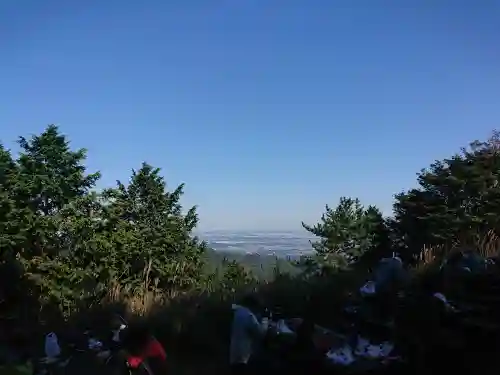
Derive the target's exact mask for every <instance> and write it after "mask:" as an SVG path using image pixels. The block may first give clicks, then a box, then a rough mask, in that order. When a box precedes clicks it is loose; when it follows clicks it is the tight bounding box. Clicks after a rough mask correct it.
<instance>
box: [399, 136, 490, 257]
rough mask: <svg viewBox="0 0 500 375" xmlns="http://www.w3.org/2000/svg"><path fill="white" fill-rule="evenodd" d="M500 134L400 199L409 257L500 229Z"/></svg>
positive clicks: (425, 174)
mask: <svg viewBox="0 0 500 375" xmlns="http://www.w3.org/2000/svg"><path fill="white" fill-rule="evenodd" d="M499 138H500V137H499V133H498V132H494V133H493V135H492V136H491V137H490V138H489V139H488V140H487V141H486V142H479V141H475V142H472V143H471V144H470V145H469V148H467V149H465V148H464V149H462V150H461V152H460V153H459V154H456V155H454V156H452V157H451V158H449V159H444V160H441V161H436V162H435V163H433V164H431V165H430V167H429V168H427V169H424V170H422V171H421V172H420V174H419V175H418V180H417V181H418V184H419V187H418V188H415V189H411V190H409V191H407V192H403V193H401V194H399V195H397V196H396V199H395V204H394V222H393V226H394V229H395V230H396V232H397V234H398V236H399V237H400V238H401V240H402V241H401V242H402V243H403V244H404V246H405V247H406V248H407V249H408V250H407V251H408V252H409V253H410V254H415V253H418V252H420V251H421V249H422V247H423V246H424V245H428V246H433V245H450V244H452V243H453V242H456V241H457V240H461V241H469V240H470V239H471V238H472V237H475V236H476V235H477V234H478V233H484V232H485V231H487V230H489V229H493V230H495V231H496V232H497V233H499V230H500V217H499V215H498V212H500V185H499V177H500V153H499V145H500V140H499Z"/></svg>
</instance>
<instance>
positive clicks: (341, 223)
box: [302, 197, 390, 268]
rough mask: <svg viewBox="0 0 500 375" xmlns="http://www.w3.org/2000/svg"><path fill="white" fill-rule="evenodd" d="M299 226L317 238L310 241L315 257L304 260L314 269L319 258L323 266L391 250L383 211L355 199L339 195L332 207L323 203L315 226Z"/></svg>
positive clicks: (356, 259) (376, 256)
mask: <svg viewBox="0 0 500 375" xmlns="http://www.w3.org/2000/svg"><path fill="white" fill-rule="evenodd" d="M302 226H303V227H304V228H305V229H306V230H307V231H308V232H310V233H312V234H314V235H315V236H318V237H319V240H318V241H317V242H314V243H313V244H312V246H313V248H314V250H315V252H316V256H315V257H313V258H312V259H309V260H306V263H307V264H308V268H310V267H311V266H313V267H314V268H317V263H318V261H319V264H320V265H321V267H322V268H324V267H328V266H333V267H334V268H335V267H344V266H346V265H349V264H353V263H356V262H358V261H361V260H365V261H366V262H368V261H370V260H371V259H376V258H379V257H381V256H383V255H385V253H386V251H387V250H389V249H390V246H389V240H388V231H387V229H386V225H385V221H384V218H383V217H382V213H381V212H380V211H379V210H378V209H377V208H376V207H373V206H369V207H368V208H365V207H363V206H362V205H361V203H360V201H359V200H358V199H352V198H345V197H342V198H340V202H339V204H338V206H337V207H336V208H335V209H332V208H331V207H329V206H328V205H327V206H326V211H325V213H324V214H323V215H322V217H321V221H320V222H319V223H317V224H316V225H314V226H309V225H307V224H305V223H302ZM385 246H389V249H386V248H385ZM311 262H312V263H311Z"/></svg>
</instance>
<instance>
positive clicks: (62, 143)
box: [16, 125, 100, 255]
mask: <svg viewBox="0 0 500 375" xmlns="http://www.w3.org/2000/svg"><path fill="white" fill-rule="evenodd" d="M19 146H20V147H21V153H20V155H19V158H18V160H17V165H18V168H19V174H18V181H17V189H16V201H17V203H18V205H20V206H22V207H23V208H27V209H29V210H30V211H31V217H30V218H26V221H27V222H29V225H30V233H29V236H28V239H27V246H26V249H24V250H25V251H30V252H31V255H40V254H42V252H48V253H52V254H54V253H57V252H58V251H59V250H60V243H59V242H60V241H59V239H60V238H59V237H60V232H59V228H57V227H55V224H56V221H54V220H53V218H54V216H56V215H58V214H59V212H60V210H61V209H63V207H65V205H67V204H70V203H71V202H72V200H74V199H76V198H78V197H82V196H84V195H86V194H87V193H88V192H89V190H90V189H91V188H92V187H94V185H95V183H96V181H97V180H98V179H99V177H100V174H99V173H94V174H86V168H85V166H84V164H83V163H84V161H85V158H86V150H85V149H79V150H76V151H72V150H71V149H70V146H69V141H68V140H67V139H66V137H65V136H64V135H61V134H60V133H59V129H58V128H57V126H55V125H50V126H48V127H47V129H46V130H45V131H44V132H43V133H42V134H40V135H36V136H32V137H31V139H29V140H28V139H26V138H24V137H20V138H19Z"/></svg>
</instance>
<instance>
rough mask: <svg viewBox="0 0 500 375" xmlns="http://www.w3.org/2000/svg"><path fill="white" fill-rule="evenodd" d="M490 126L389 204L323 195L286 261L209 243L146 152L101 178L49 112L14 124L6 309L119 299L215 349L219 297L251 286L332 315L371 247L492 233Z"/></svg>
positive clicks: (2, 210) (7, 160)
mask: <svg viewBox="0 0 500 375" xmlns="http://www.w3.org/2000/svg"><path fill="white" fill-rule="evenodd" d="M499 137H500V136H499V134H498V133H496V132H495V133H494V134H493V136H492V137H491V138H490V139H489V140H488V141H486V142H477V141H476V142H473V143H472V144H471V145H470V147H469V148H468V149H463V150H462V151H461V153H459V154H457V155H454V156H453V157H451V158H450V159H446V160H442V161H436V162H435V163H434V164H432V165H431V166H430V167H429V168H427V169H424V170H422V171H421V172H420V174H419V175H418V178H417V181H418V184H419V187H418V188H415V189H411V190H409V191H405V192H402V193H401V194H398V195H397V196H396V197H395V203H394V215H393V217H392V218H384V217H383V215H382V213H381V211H380V210H379V209H378V208H376V207H373V206H368V207H366V208H365V207H364V206H363V205H362V204H361V203H360V201H359V200H358V199H355V198H345V197H344V198H341V199H340V202H339V204H338V206H337V207H336V208H335V209H332V208H330V207H329V206H326V210H325V213H324V214H323V216H322V217H321V220H320V222H319V223H318V224H316V225H313V226H309V225H307V224H303V226H304V228H305V229H306V230H307V231H309V232H311V233H313V234H314V235H316V236H318V238H319V239H318V241H317V242H315V243H313V244H312V246H313V248H314V250H315V255H314V256H313V257H308V258H306V259H302V260H301V261H300V262H299V264H298V265H294V264H291V263H290V262H288V261H285V260H276V259H275V258H272V261H271V258H261V257H252V256H250V257H249V256H246V257H245V258H240V259H234V258H233V259H227V258H226V257H225V256H224V255H221V254H219V253H216V252H214V251H213V250H212V249H210V248H208V246H207V245H206V243H204V242H203V241H201V240H200V239H198V238H197V237H196V236H194V235H193V230H194V229H195V227H196V225H197V223H198V216H197V213H196V207H191V208H189V209H184V208H183V207H182V205H181V198H182V194H183V185H180V186H178V187H177V188H175V189H173V190H168V189H167V187H166V183H165V181H164V179H163V177H162V176H161V173H160V172H161V171H160V169H159V168H155V167H153V166H151V165H149V164H147V163H142V165H141V166H140V167H139V169H137V170H133V171H132V173H131V177H130V180H129V181H128V182H127V183H123V182H119V181H118V182H117V184H116V186H113V187H109V188H106V189H104V190H102V191H97V190H96V183H97V182H98V180H99V178H100V174H99V173H98V172H94V173H89V172H88V171H87V170H86V168H85V166H84V162H85V156H86V151H85V150H83V149H80V150H72V149H71V147H70V143H69V141H68V139H67V138H66V137H65V136H64V135H62V134H61V133H60V131H59V129H58V128H57V127H56V126H53V125H51V126H49V127H48V128H47V129H46V130H45V131H44V132H43V133H42V134H40V135H36V136H33V137H31V138H30V139H26V138H23V137H21V138H20V139H19V142H18V143H19V146H20V153H19V155H18V156H17V157H16V156H14V155H13V154H12V153H11V152H10V151H9V150H7V149H5V148H4V147H3V146H0V185H1V189H0V249H1V253H0V262H1V264H0V267H1V269H0V275H1V278H2V280H1V281H2V282H1V283H0V285H1V287H0V289H1V290H0V292H1V294H2V295H1V297H0V300H2V301H4V303H2V305H1V308H2V310H3V311H2V316H6V315H10V316H16V317H17V319H22V320H23V322H26V321H31V322H36V323H38V322H42V321H50V320H51V319H54V317H55V316H63V317H64V318H66V319H69V318H71V317H72V316H75V314H78V313H79V312H85V313H87V312H89V311H90V310H91V309H94V308H97V307H99V308H102V306H103V305H106V304H105V303H104V304H103V302H106V303H115V302H121V303H124V304H126V305H127V308H128V309H129V311H130V312H131V313H136V314H149V316H150V319H151V321H155V319H156V320H159V321H161V322H162V324H161V326H162V327H163V328H162V329H163V330H164V331H165V332H164V333H165V337H167V336H170V337H172V335H173V336H175V337H176V340H177V341H176V346H177V347H179V346H181V345H180V342H181V341H182V340H181V339H180V337H183V338H184V339H185V340H187V342H188V343H189V345H190V346H191V348H199V347H200V345H205V347H204V348H205V349H206V348H207V347H210V348H211V349H212V350H215V349H214V347H217V345H214V344H213V342H214V337H215V336H223V335H222V334H221V332H223V331H224V328H223V327H225V325H227V320H224V319H225V318H224V317H225V316H226V315H227V314H226V315H224V311H227V310H228V309H227V303H228V302H229V301H230V300H232V299H234V298H235V296H237V295H238V293H240V292H242V291H245V290H248V289H249V288H258V290H259V291H260V292H261V293H262V294H263V296H264V297H265V298H267V301H270V303H274V304H279V305H280V306H281V307H282V308H284V309H285V310H287V311H288V312H289V313H294V314H307V313H308V314H309V315H310V316H311V314H312V317H313V318H314V319H316V320H317V321H320V322H322V323H324V324H326V325H328V324H329V322H328V319H329V318H328V316H329V315H328V314H329V310H328V307H327V306H326V305H325V304H322V305H321V306H322V309H315V308H314V306H318V305H317V304H318V303H322V301H323V302H324V301H328V304H331V305H332V306H337V305H339V304H341V299H342V298H343V297H342V296H343V295H344V294H345V293H344V292H345V290H346V289H348V288H352V287H354V286H356V287H357V286H359V283H360V282H361V281H362V279H363V278H364V277H365V275H366V274H365V271H366V270H367V269H368V268H370V267H371V266H372V265H373V264H374V263H375V262H376V261H377V260H378V259H380V258H381V257H385V256H387V255H389V254H392V253H393V252H397V253H398V254H400V256H401V257H402V258H403V259H404V260H406V261H407V262H408V263H411V262H414V261H415V260H416V259H422V257H423V258H425V257H426V256H427V254H428V253H429V252H428V250H425V249H426V247H427V249H428V247H429V246H431V247H433V248H435V249H438V248H439V249H441V250H442V251H441V253H440V254H444V253H446V252H447V251H449V250H450V249H451V248H452V247H454V246H457V245H460V246H474V244H476V243H477V242H478V241H477V239H478V238H480V237H481V236H484V235H485V233H487V232H490V233H492V234H498V233H499V231H500V226H499V224H500V222H499V220H500V219H499V216H498V212H500V184H499V183H498V178H499V174H500V154H499V145H500V139H499ZM496 250H497V249H496V248H495V249H492V250H491V251H490V252H491V253H493V252H496ZM263 259H264V260H263ZM425 259H428V258H425ZM263 263H264V264H265V265H264V266H262V264H263ZM299 270H300V271H301V272H299ZM302 271H305V272H302ZM259 280H260V281H259ZM160 308H161V309H160ZM163 308H164V309H166V310H162V309H163ZM332 308H333V307H332ZM159 309H160V310H159ZM165 311H167V312H165ZM165 314H167V315H165ZM165 316H167V318H165V319H163V320H162V317H165ZM207 319H211V320H210V323H208V324H207ZM330 323H331V322H330ZM23 324H24V323H23ZM26 327H27V326H26ZM27 329H28V328H27ZM221 340H222V341H223V339H221ZM202 343H204V344H202ZM221 345H222V344H221Z"/></svg>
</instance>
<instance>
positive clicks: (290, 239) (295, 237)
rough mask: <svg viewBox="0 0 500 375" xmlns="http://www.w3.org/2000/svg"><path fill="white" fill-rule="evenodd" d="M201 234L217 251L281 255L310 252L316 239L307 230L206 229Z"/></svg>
mask: <svg viewBox="0 0 500 375" xmlns="http://www.w3.org/2000/svg"><path fill="white" fill-rule="evenodd" d="M199 236H200V238H202V239H203V240H205V241H207V243H208V244H209V245H210V246H211V247H212V248H213V249H214V250H217V251H223V252H238V253H247V254H260V255H276V256H279V257H287V256H293V257H295V256H297V255H301V254H308V253H310V252H311V251H312V247H311V243H310V241H311V240H315V237H314V236H311V235H310V234H309V233H307V232H306V231H300V232H297V231H276V232H264V231H205V232H203V233H199Z"/></svg>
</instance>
